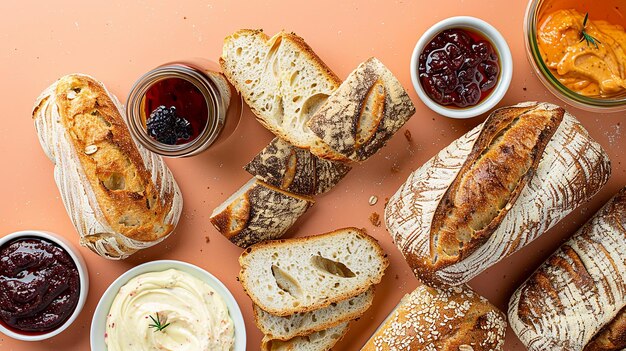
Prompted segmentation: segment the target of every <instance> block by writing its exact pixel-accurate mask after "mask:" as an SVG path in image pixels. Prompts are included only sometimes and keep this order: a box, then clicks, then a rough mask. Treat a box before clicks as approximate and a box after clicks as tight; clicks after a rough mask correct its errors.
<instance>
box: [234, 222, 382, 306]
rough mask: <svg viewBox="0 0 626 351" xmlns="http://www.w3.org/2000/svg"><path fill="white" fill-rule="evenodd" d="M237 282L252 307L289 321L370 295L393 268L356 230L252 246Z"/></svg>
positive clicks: (372, 242)
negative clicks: (304, 313) (296, 315)
mask: <svg viewBox="0 0 626 351" xmlns="http://www.w3.org/2000/svg"><path fill="white" fill-rule="evenodd" d="M239 264H240V265H241V271H240V272H239V281H240V282H241V285H242V286H243V288H244V290H245V292H246V293H247V294H248V296H249V297H250V299H252V302H253V303H254V304H255V305H257V306H259V307H260V308H262V309H263V310H265V311H267V312H269V313H271V314H274V315H277V316H286V315H289V314H293V313H301V312H308V311H312V310H315V309H319V308H323V307H326V306H328V305H330V304H332V303H336V302H339V301H342V300H346V299H348V298H351V297H353V296H356V295H358V294H361V293H363V292H365V291H366V290H368V289H369V288H370V286H371V285H373V284H377V283H379V282H380V280H381V279H382V276H383V274H384V272H385V269H386V268H387V266H388V265H389V261H388V260H387V256H386V255H385V254H384V252H383V250H382V248H381V247H380V245H379V244H378V242H377V241H376V240H375V239H374V238H372V237H370V236H368V235H367V234H365V233H363V232H362V231H361V230H359V229H356V228H344V229H338V230H335V231H333V232H330V233H326V234H321V235H315V236H309V237H305V238H296V239H287V240H277V241H268V242H264V243H260V244H256V245H253V246H251V247H249V248H248V249H246V250H245V251H244V252H243V253H242V254H241V256H240V257H239Z"/></svg>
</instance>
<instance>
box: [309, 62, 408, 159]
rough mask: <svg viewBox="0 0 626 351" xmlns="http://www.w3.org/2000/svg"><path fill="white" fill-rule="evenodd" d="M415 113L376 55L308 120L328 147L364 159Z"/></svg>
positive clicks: (312, 129) (354, 157)
mask: <svg viewBox="0 0 626 351" xmlns="http://www.w3.org/2000/svg"><path fill="white" fill-rule="evenodd" d="M414 113H415V106H413V103H412V102H411V99H410V98H409V95H408V94H407V93H406V91H405V90H404V88H403V87H402V85H401V84H400V82H399V81H398V79H397V78H396V77H394V75H393V73H391V71H389V69H387V67H385V65H383V63H382V62H380V61H379V60H378V59H377V58H375V57H372V58H370V59H368V60H367V61H365V62H363V63H361V64H360V65H359V66H358V67H357V68H356V69H355V70H354V71H353V72H352V73H350V75H349V76H348V78H346V80H345V81H344V82H343V83H342V84H341V86H339V88H338V89H337V90H335V91H334V92H333V94H332V95H331V96H330V97H329V98H328V99H327V100H326V102H324V104H322V106H321V107H320V108H319V109H318V110H317V112H315V114H314V115H313V117H311V119H310V120H309V121H308V126H309V128H310V129H311V131H313V133H315V134H316V135H317V136H318V137H319V138H320V139H322V140H323V141H324V142H325V143H326V144H328V146H330V148H331V149H333V150H334V151H336V152H337V153H339V154H341V155H343V156H345V157H346V158H349V159H351V160H353V161H364V160H366V159H367V158H369V157H370V156H372V155H374V154H375V153H376V152H377V151H378V150H379V149H380V148H382V147H383V146H384V145H385V143H386V142H387V140H389V139H390V138H391V137H392V136H393V135H394V134H395V133H396V132H397V131H398V129H400V127H402V126H403V125H404V123H406V122H407V121H408V120H409V118H410V117H411V116H412V115H413V114H414Z"/></svg>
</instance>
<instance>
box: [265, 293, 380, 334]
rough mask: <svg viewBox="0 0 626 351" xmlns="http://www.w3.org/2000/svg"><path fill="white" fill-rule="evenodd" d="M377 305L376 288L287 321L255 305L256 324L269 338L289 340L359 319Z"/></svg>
mask: <svg viewBox="0 0 626 351" xmlns="http://www.w3.org/2000/svg"><path fill="white" fill-rule="evenodd" d="M373 301H374V287H371V288H370V289H368V290H367V291H366V292H364V293H362V294H359V295H357V296H355V297H351V298H349V299H347V300H343V301H339V302H337V303H333V304H331V305H329V306H327V307H324V308H321V309H319V310H314V311H310V312H304V313H296V314H292V315H288V316H284V317H280V316H275V315H273V314H271V313H268V312H265V311H263V310H262V309H261V308H260V307H259V306H256V305H254V306H253V312H254V322H255V323H256V325H257V327H258V328H259V330H261V332H262V333H263V334H265V336H267V337H268V338H271V339H276V340H289V339H291V338H294V337H296V336H302V335H308V334H311V333H314V332H317V331H320V330H324V329H328V328H332V327H334V326H336V325H338V324H341V323H344V322H347V321H351V320H353V319H357V318H359V317H360V316H361V315H363V313H365V311H367V309H369V308H370V306H371V305H372V302H373Z"/></svg>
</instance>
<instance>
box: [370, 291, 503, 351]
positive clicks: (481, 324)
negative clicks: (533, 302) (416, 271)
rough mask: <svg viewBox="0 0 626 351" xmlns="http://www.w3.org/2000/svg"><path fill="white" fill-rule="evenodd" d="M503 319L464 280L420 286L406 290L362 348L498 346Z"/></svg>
mask: <svg viewBox="0 0 626 351" xmlns="http://www.w3.org/2000/svg"><path fill="white" fill-rule="evenodd" d="M505 331H506V319H505V316H504V314H503V313H502V312H500V311H498V309H496V308H495V307H494V306H493V305H491V304H490V303H489V301H487V300H486V299H485V298H483V297H482V296H480V295H478V294H476V293H475V292H474V291H472V290H471V289H470V288H469V287H467V286H465V285H460V286H455V287H445V288H440V289H436V288H430V287H428V286H426V285H422V286H419V287H418V288H417V289H415V290H414V291H413V292H412V293H410V294H407V295H406V296H405V297H404V298H403V299H402V300H401V301H400V303H399V304H398V306H397V307H396V308H395V309H394V311H392V313H391V314H390V315H389V317H388V318H387V320H386V321H385V322H384V323H383V324H382V325H381V326H380V328H379V329H378V330H377V331H376V333H374V335H373V336H372V337H371V338H370V340H369V341H368V342H367V343H366V344H365V346H363V348H362V349H361V351H405V350H437V351H498V350H502V349H503V346H504V334H505Z"/></svg>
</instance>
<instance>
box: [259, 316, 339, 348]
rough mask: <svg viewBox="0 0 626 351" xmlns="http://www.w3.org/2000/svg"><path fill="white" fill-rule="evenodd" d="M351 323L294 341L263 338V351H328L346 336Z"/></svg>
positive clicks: (298, 337) (300, 337) (296, 338)
mask: <svg viewBox="0 0 626 351" xmlns="http://www.w3.org/2000/svg"><path fill="white" fill-rule="evenodd" d="M348 325H349V322H345V323H342V324H339V325H337V326H335V327H332V328H329V329H325V330H321V331H318V332H315V333H313V334H310V335H306V336H297V337H295V338H293V339H290V340H287V341H282V340H277V339H272V338H271V337H269V336H267V335H266V336H265V337H263V340H262V341H261V351H328V350H330V349H331V348H332V347H333V346H335V344H336V343H337V342H338V341H339V340H341V338H343V336H344V335H346V332H348Z"/></svg>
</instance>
